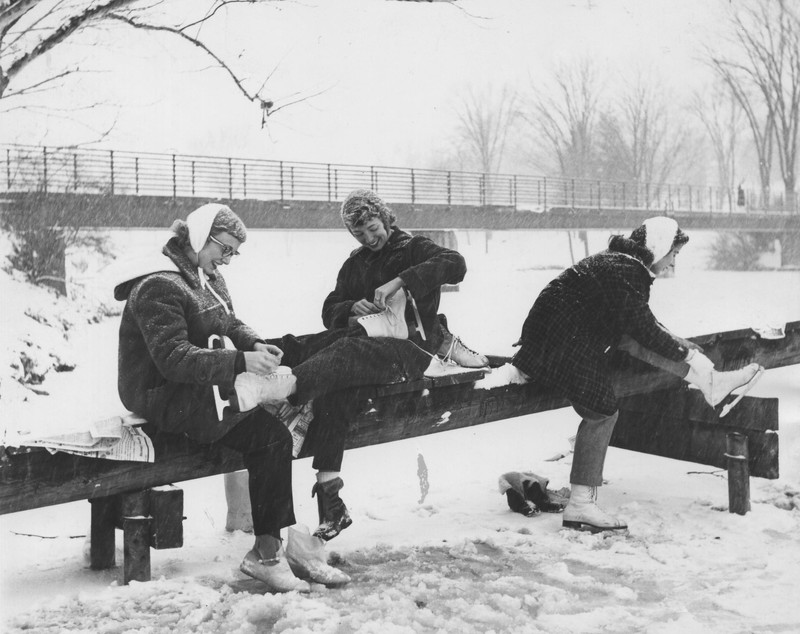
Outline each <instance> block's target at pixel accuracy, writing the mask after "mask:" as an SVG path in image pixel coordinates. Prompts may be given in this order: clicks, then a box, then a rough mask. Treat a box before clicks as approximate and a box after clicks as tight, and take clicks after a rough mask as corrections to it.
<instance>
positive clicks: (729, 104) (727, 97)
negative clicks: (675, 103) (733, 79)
mask: <svg viewBox="0 0 800 634" xmlns="http://www.w3.org/2000/svg"><path fill="white" fill-rule="evenodd" d="M689 109H690V111H691V112H692V113H693V114H694V115H695V116H696V117H697V118H698V119H699V120H700V122H701V123H702V124H703V128H704V129H705V131H706V135H707V136H708V140H709V142H710V144H711V148H712V150H713V152H714V158H715V159H716V165H717V183H718V184H719V186H720V187H724V188H725V191H726V192H727V196H728V210H729V211H732V210H733V205H734V202H733V196H734V190H735V188H736V186H737V184H738V183H739V182H741V178H737V176H738V170H737V164H736V157H737V152H738V143H739V138H740V135H741V133H742V128H743V125H744V112H743V110H742V107H741V105H740V104H739V102H738V101H737V100H736V96H735V95H734V94H733V92H732V91H731V89H730V86H728V85H727V84H721V85H720V84H717V85H715V86H714V87H713V88H712V89H711V91H710V92H708V93H699V92H698V93H695V95H694V97H693V98H692V102H691V104H690V106H689Z"/></svg>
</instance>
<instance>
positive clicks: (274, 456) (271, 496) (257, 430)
mask: <svg viewBox="0 0 800 634" xmlns="http://www.w3.org/2000/svg"><path fill="white" fill-rule="evenodd" d="M217 442H218V443H219V444H220V445H224V446H225V447H229V448H231V449H234V450H235V451H239V452H241V454H242V458H243V459H244V466H245V467H246V468H247V472H248V475H249V487H250V505H251V507H252V511H253V532H254V533H255V534H256V535H273V536H274V537H280V530H281V528H283V527H285V526H291V525H292V524H294V523H295V518H294V501H293V499H292V435H291V434H290V433H289V430H288V429H287V428H286V427H285V426H284V425H283V424H282V423H281V422H280V421H279V420H278V419H277V418H275V417H273V416H271V415H270V414H268V413H267V412H266V411H265V410H263V409H261V408H260V407H257V408H256V409H254V410H252V413H251V414H250V415H248V416H246V417H245V418H244V419H243V420H242V421H240V422H239V424H237V425H236V427H234V428H233V429H232V430H231V431H229V432H228V433H227V434H225V436H223V437H222V438H220V439H219V440H218V441H217Z"/></svg>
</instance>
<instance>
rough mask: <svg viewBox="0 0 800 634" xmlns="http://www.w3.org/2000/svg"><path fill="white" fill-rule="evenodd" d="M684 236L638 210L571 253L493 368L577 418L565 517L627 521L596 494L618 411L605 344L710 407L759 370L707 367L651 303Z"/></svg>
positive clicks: (582, 525)
mask: <svg viewBox="0 0 800 634" xmlns="http://www.w3.org/2000/svg"><path fill="white" fill-rule="evenodd" d="M688 240H689V238H688V237H687V236H686V235H685V234H684V233H683V232H682V231H681V230H680V228H679V227H678V224H677V223H676V222H675V220H673V219H671V218H666V217H655V218H649V219H648V220H645V222H644V224H642V225H641V226H640V227H638V228H637V229H635V230H634V231H633V232H632V233H631V234H630V236H629V237H625V236H622V235H615V236H612V237H611V239H610V240H609V247H608V250H606V251H603V252H601V253H598V254H595V255H592V256H589V257H587V258H585V259H583V260H581V261H580V262H578V264H576V265H575V266H573V267H571V268H569V269H567V270H566V271H564V272H563V273H561V275H559V276H558V277H557V278H556V279H554V280H553V281H552V282H550V283H549V284H548V285H547V286H546V287H545V288H544V290H542V292H541V293H540V294H539V296H538V297H537V299H536V301H535V302H534V304H533V307H532V308H531V310H530V312H529V313H528V316H527V318H526V319H525V322H524V324H523V326H522V336H521V338H520V340H519V342H518V343H519V345H520V349H519V351H518V352H517V353H516V355H515V356H514V358H513V359H512V361H511V364H510V365H506V366H504V368H503V370H505V371H506V372H507V373H508V374H509V376H508V377H507V378H508V379H509V380H510V381H512V382H521V381H526V380H532V381H535V382H537V383H541V384H542V385H543V386H546V387H547V388H549V389H552V390H553V391H554V392H556V393H558V394H561V395H563V396H564V397H565V398H567V399H568V400H569V402H570V404H571V405H572V407H573V408H574V409H575V411H576V412H577V413H578V415H579V416H581V418H582V421H581V423H580V426H579V427H578V433H577V437H576V439H575V450H574V457H573V462H572V470H571V473H570V484H571V489H572V492H571V496H570V500H569V503H568V504H567V507H566V508H565V510H564V516H563V522H562V523H563V525H564V526H565V527H569V528H577V529H581V530H590V531H601V530H615V529H625V528H627V525H626V524H625V523H624V522H623V521H622V520H620V519H618V518H616V517H613V516H612V515H610V514H608V513H606V512H605V511H603V510H602V509H601V508H600V507H599V506H597V504H596V499H597V487H599V486H600V485H602V483H603V464H604V462H605V456H606V450H607V449H608V444H609V441H610V439H611V433H612V431H613V429H614V424H615V423H616V421H617V416H618V405H617V399H616V396H615V394H614V388H613V386H612V383H611V371H610V367H609V360H610V357H611V353H612V352H613V351H614V350H623V351H625V352H627V353H628V354H630V355H631V356H633V357H636V358H639V359H641V360H643V361H645V362H647V363H649V364H650V365H653V366H655V367H658V368H661V369H663V370H666V371H668V372H671V373H672V374H675V375H677V376H680V377H681V378H684V379H685V380H686V381H687V382H689V383H692V384H694V385H695V386H697V387H698V388H700V390H701V391H702V393H703V396H704V397H705V399H706V401H707V402H708V403H709V404H710V405H711V406H712V407H715V406H716V405H718V404H719V403H720V402H721V401H722V400H723V399H724V398H725V397H726V396H728V394H730V393H731V391H733V390H734V389H737V388H739V387H742V386H745V385H747V384H748V383H751V382H752V381H754V380H755V379H757V377H758V376H760V372H759V370H761V368H760V367H759V366H758V365H757V364H751V365H748V366H747V367H745V368H742V369H741V370H736V371H732V372H717V371H716V370H714V365H713V363H712V362H711V360H710V359H709V358H708V357H706V356H705V355H704V354H702V349H701V348H700V347H699V346H697V345H696V344H694V343H692V342H690V341H687V340H686V339H682V338H680V337H678V336H676V335H674V334H672V333H670V332H669V331H668V330H667V329H666V328H664V327H663V326H662V325H661V324H660V323H659V322H658V321H657V320H656V318H655V316H654V315H653V313H652V312H651V310H650V307H649V305H648V302H649V299H650V286H651V284H652V283H653V280H654V279H655V278H656V277H657V276H659V275H660V274H662V273H664V272H666V271H668V270H669V269H671V268H673V267H674V264H675V257H676V256H677V254H678V252H679V251H680V249H681V247H682V246H683V245H684V244H686V242H688ZM496 371H497V370H496Z"/></svg>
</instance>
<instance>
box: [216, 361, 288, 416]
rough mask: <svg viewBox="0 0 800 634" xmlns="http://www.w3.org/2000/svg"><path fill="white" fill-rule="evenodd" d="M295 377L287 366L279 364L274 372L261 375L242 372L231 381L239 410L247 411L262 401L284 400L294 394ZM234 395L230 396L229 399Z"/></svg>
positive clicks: (232, 398) (262, 402)
mask: <svg viewBox="0 0 800 634" xmlns="http://www.w3.org/2000/svg"><path fill="white" fill-rule="evenodd" d="M296 385H297V377H296V376H295V375H294V374H292V373H291V370H290V369H289V368H286V367H285V366H279V367H278V368H277V370H276V371H275V372H273V373H272V374H268V375H266V376H262V375H260V374H255V373H253V372H242V373H241V374H238V375H237V376H236V380H235V381H234V383H233V389H234V392H235V399H236V402H237V403H238V405H239V411H240V412H247V411H250V410H251V409H253V408H255V407H258V406H259V405H262V404H264V403H269V402H271V401H284V400H286V399H287V398H288V397H289V396H291V395H292V394H294V392H295V388H296ZM233 400H234V397H231V401H233Z"/></svg>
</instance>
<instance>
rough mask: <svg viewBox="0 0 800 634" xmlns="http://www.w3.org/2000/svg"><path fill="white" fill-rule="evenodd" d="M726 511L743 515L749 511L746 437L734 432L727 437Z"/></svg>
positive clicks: (748, 469) (748, 467) (748, 472)
mask: <svg viewBox="0 0 800 634" xmlns="http://www.w3.org/2000/svg"><path fill="white" fill-rule="evenodd" d="M726 440H727V451H726V453H725V457H726V458H727V459H728V511H729V512H730V513H737V514H738V515H744V514H745V513H747V511H749V510H750V466H749V457H750V456H749V454H748V451H747V436H745V435H744V434H739V433H736V432H731V433H729V434H728V435H727V438H726Z"/></svg>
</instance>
